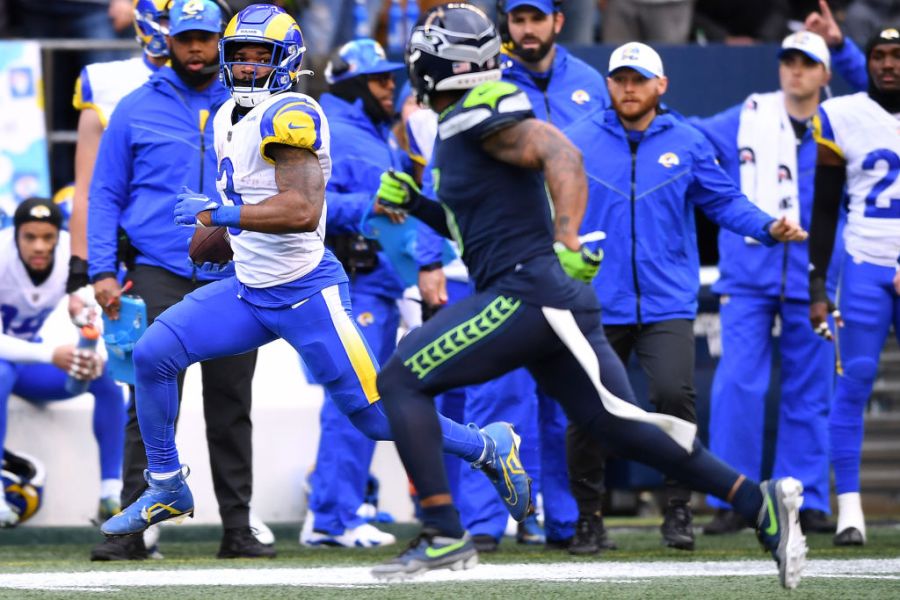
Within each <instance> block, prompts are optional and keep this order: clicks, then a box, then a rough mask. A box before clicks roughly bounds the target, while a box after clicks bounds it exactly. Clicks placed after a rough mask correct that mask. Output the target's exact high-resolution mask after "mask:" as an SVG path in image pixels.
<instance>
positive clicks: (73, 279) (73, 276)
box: [66, 256, 90, 294]
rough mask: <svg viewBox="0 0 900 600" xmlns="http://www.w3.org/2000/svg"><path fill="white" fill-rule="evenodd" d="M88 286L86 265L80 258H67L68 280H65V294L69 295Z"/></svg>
mask: <svg viewBox="0 0 900 600" xmlns="http://www.w3.org/2000/svg"><path fill="white" fill-rule="evenodd" d="M88 284H90V279H88V263H87V261H86V260H84V259H83V258H81V257H80V256H72V257H71V258H69V278H68V279H67V280H66V293H67V294H71V293H72V292H75V291H77V290H80V289H81V288H83V287H84V286H86V285H88Z"/></svg>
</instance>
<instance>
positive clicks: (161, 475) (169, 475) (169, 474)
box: [150, 469, 181, 481]
mask: <svg viewBox="0 0 900 600" xmlns="http://www.w3.org/2000/svg"><path fill="white" fill-rule="evenodd" d="M179 473H181V469H178V470H177V471H166V472H165V473H150V477H152V478H153V479H155V480H157V481H163V480H166V479H172V478H173V477H175V476H176V475H178V474H179Z"/></svg>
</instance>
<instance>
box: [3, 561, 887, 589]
mask: <svg viewBox="0 0 900 600" xmlns="http://www.w3.org/2000/svg"><path fill="white" fill-rule="evenodd" d="M760 575H771V576H773V577H774V576H775V565H774V563H773V562H772V561H756V560H754V561H727V562H633V563H625V562H597V563H588V564H585V563H578V564H576V563H556V564H507V565H489V566H488V565H481V566H479V567H476V568H475V569H471V570H469V571H456V572H452V571H445V570H444V571H432V572H430V573H426V574H425V575H423V576H422V577H419V578H417V579H415V580H413V581H414V582H415V583H437V582H447V581H457V582H458V581H499V580H524V581H527V580H532V581H538V580H540V581H559V582H586V583H587V582H607V583H612V582H618V583H629V582H636V581H640V580H647V579H653V578H658V577H735V576H760ZM816 577H820V578H847V579H891V580H898V581H900V559H884V560H881V559H865V560H812V561H809V562H808V563H807V568H806V570H805V572H804V578H816ZM174 585H179V586H212V585H225V586H266V585H277V586H311V587H336V588H338V587H339V588H346V587H372V586H381V585H387V584H383V583H379V582H377V581H376V580H374V579H373V578H372V576H371V575H370V574H369V569H368V568H366V567H322V568H307V569H282V568H271V569H185V570H168V571H155V570H154V571H143V570H134V571H88V572H76V573H60V572H51V573H4V574H0V589H3V588H6V589H22V590H60V591H63V590H71V591H76V590H78V591H85V592H88V591H113V590H115V589H120V588H131V587H135V586H151V587H163V586H174Z"/></svg>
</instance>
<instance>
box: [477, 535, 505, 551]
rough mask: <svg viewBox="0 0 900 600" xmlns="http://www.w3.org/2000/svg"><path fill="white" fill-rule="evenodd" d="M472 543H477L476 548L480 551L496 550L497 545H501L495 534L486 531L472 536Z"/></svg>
mask: <svg viewBox="0 0 900 600" xmlns="http://www.w3.org/2000/svg"><path fill="white" fill-rule="evenodd" d="M472 543H473V544H475V549H476V550H477V551H478V552H479V553H480V552H484V553H490V552H496V551H497V547H498V546H499V545H500V542H498V541H497V540H496V539H494V536H492V535H488V534H486V533H479V534H476V535H473V536H472Z"/></svg>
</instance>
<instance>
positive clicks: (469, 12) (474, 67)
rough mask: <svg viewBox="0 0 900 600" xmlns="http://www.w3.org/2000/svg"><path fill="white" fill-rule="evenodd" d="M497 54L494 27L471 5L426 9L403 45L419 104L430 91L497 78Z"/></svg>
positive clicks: (471, 84) (498, 67)
mask: <svg viewBox="0 0 900 600" xmlns="http://www.w3.org/2000/svg"><path fill="white" fill-rule="evenodd" d="M499 56H500V36H499V35H498V34H497V29H496V28H495V27H494V24H493V23H491V21H490V19H488V18H487V16H486V15H485V14H484V13H483V12H482V11H481V10H480V9H479V8H477V7H475V6H473V5H471V4H457V3H451V4H443V5H440V6H436V7H434V8H432V9H431V10H429V11H428V12H427V13H425V15H424V16H423V17H422V19H421V21H420V22H419V24H417V25H416V27H415V28H414V29H413V31H412V34H411V35H410V38H409V44H408V45H407V48H406V64H407V67H408V68H409V80H410V82H411V83H412V86H413V88H414V89H415V90H416V97H417V99H418V100H419V102H422V103H423V104H428V101H429V96H430V95H431V94H432V93H434V92H441V91H445V90H467V89H471V88H473V87H475V86H477V85H479V84H481V83H484V82H485V81H497V80H498V79H500V59H499Z"/></svg>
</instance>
